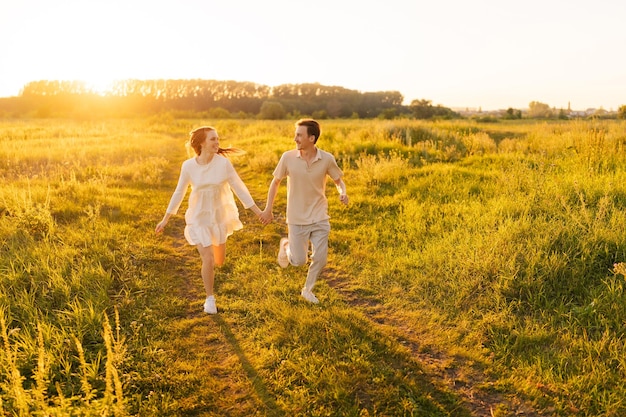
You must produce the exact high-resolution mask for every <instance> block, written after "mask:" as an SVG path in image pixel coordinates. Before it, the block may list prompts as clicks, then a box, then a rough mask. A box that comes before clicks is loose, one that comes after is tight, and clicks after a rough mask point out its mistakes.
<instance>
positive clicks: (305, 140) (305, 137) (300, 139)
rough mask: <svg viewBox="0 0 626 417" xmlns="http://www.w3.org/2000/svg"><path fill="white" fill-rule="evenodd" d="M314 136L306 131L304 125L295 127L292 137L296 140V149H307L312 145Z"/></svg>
mask: <svg viewBox="0 0 626 417" xmlns="http://www.w3.org/2000/svg"><path fill="white" fill-rule="evenodd" d="M313 139H314V136H313V135H310V136H309V134H308V133H307V127H306V126H298V127H296V135H295V137H294V138H293V140H294V142H296V149H308V148H309V147H311V146H312V145H313Z"/></svg>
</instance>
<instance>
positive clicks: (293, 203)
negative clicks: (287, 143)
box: [156, 119, 348, 314]
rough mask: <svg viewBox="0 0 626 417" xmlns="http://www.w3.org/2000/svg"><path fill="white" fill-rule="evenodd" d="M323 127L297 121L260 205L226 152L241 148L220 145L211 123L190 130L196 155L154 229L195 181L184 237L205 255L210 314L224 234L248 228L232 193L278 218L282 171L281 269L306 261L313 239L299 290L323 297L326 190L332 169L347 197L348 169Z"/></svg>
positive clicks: (265, 220)
mask: <svg viewBox="0 0 626 417" xmlns="http://www.w3.org/2000/svg"><path fill="white" fill-rule="evenodd" d="M320 134H321V129H320V125H319V123H318V122H317V121H315V120H313V119H301V120H298V121H297V122H296V125H295V136H294V142H295V143H296V149H292V150H289V151H287V152H285V153H283V154H282V156H281V158H280V160H279V162H278V165H277V166H276V169H274V173H273V176H274V178H273V179H272V182H271V183H270V186H269V190H268V192H267V202H266V204H265V210H263V211H261V209H260V208H259V207H258V206H257V205H256V204H255V202H254V200H253V198H252V196H251V195H250V192H249V191H248V188H247V187H246V185H245V184H244V183H243V181H242V180H241V178H239V175H238V174H237V172H236V171H235V168H234V167H233V165H232V163H231V162H230V160H229V159H228V158H226V157H225V155H227V154H229V153H236V152H238V150H237V149H233V148H226V149H225V148H220V146H219V136H218V134H217V131H216V130H215V129H214V128H213V127H210V126H204V127H200V128H197V129H194V130H193V131H192V132H191V133H190V138H189V146H190V147H191V148H192V149H193V151H194V152H195V154H196V156H195V157H193V158H190V159H187V160H186V161H184V162H183V164H182V167H181V171H180V177H179V179H178V185H177V186H176V189H175V191H174V193H173V194H172V197H171V199H170V203H169V205H168V207H167V210H166V212H165V216H163V219H162V220H161V222H159V224H158V225H157V226H156V233H160V232H162V231H163V229H164V228H165V226H166V225H167V223H168V221H169V219H170V217H171V216H173V215H175V214H176V213H177V212H178V209H179V207H180V205H181V203H182V201H183V199H184V197H185V194H186V193H187V188H188V187H189V186H190V185H191V193H190V195H189V204H188V208H187V211H186V212H185V224H186V225H185V238H186V239H187V242H188V243H189V244H190V245H194V246H196V248H197V249H198V252H199V253H200V258H201V260H202V267H201V276H202V281H203V283H204V289H205V292H206V301H205V302H204V311H205V313H208V314H216V313H217V307H216V304H215V294H214V293H213V286H214V285H213V284H214V282H215V266H221V265H223V263H224V260H225V256H226V239H227V238H228V236H230V235H231V234H232V233H233V232H234V231H235V230H239V229H242V228H243V224H242V223H241V221H240V220H239V211H238V209H237V205H236V203H235V199H234V197H233V192H234V194H235V195H237V198H238V199H239V200H240V201H241V204H242V205H243V207H244V208H246V209H250V210H252V211H253V212H254V214H256V215H257V216H258V218H259V220H260V221H261V223H262V224H269V223H271V222H272V220H273V219H274V215H273V214H272V207H273V205H274V199H275V198H276V194H277V192H278V187H279V185H280V183H281V182H282V180H283V179H284V178H287V226H288V237H287V238H282V239H281V240H280V245H279V251H278V264H279V265H280V266H281V267H282V268H286V267H287V266H289V264H291V265H294V266H301V265H305V264H306V263H307V261H308V256H307V255H308V250H309V244H310V245H311V263H310V265H309V269H308V273H307V278H306V281H305V284H304V287H303V288H302V291H301V295H302V297H303V298H304V299H305V300H307V301H309V302H312V303H318V302H319V301H318V299H317V297H315V295H314V294H313V292H312V290H313V286H314V285H315V282H316V281H317V278H318V277H319V275H320V273H321V272H322V268H324V266H325V265H326V260H327V257H328V235H329V233H330V222H329V215H328V201H327V200H326V194H325V190H326V176H327V175H328V176H329V177H330V178H331V179H332V180H333V181H334V183H335V185H336V187H337V191H338V192H339V199H340V201H341V202H342V203H343V204H348V195H347V194H346V185H345V183H344V182H343V179H342V177H343V173H342V171H341V169H340V168H339V166H338V165H337V162H336V160H335V157H334V156H333V155H332V154H330V153H328V152H325V151H323V150H321V149H319V148H318V147H317V146H316V143H317V140H318V139H319V137H320Z"/></svg>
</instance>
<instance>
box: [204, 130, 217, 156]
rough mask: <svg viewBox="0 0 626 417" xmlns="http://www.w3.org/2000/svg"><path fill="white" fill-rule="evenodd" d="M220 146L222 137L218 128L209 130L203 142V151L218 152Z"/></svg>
mask: <svg viewBox="0 0 626 417" xmlns="http://www.w3.org/2000/svg"><path fill="white" fill-rule="evenodd" d="M219 148H220V138H219V136H217V131H216V130H208V131H207V132H206V139H205V140H204V142H202V153H204V152H207V153H217V151H218V150H219Z"/></svg>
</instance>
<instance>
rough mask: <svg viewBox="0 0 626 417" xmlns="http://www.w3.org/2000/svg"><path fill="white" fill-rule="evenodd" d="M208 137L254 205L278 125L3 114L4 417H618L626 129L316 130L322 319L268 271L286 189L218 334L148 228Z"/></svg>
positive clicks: (234, 243) (245, 257)
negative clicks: (335, 177)
mask: <svg viewBox="0 0 626 417" xmlns="http://www.w3.org/2000/svg"><path fill="white" fill-rule="evenodd" d="M200 124H214V125H215V126H216V127H217V128H218V130H219V131H220V137H222V145H223V146H229V145H233V146H237V147H240V148H243V149H244V150H246V152H247V153H246V155H244V156H239V157H234V158H233V163H234V164H235V166H236V167H237V169H238V171H239V173H240V174H241V175H242V177H243V178H244V180H245V182H246V184H247V185H248V187H249V188H250V190H251V192H252V194H253V196H254V197H255V198H256V200H257V201H258V202H259V203H260V204H261V205H262V203H263V200H264V198H265V193H266V192H267V185H268V184H269V181H270V179H271V172H272V170H273V168H274V166H275V164H276V162H277V161H278V158H279V156H280V154H281V153H282V152H283V151H284V150H286V149H289V148H291V147H293V143H292V135H293V123H292V122H290V121H284V122H260V121H251V120H250V121H233V120H224V121H219V120H218V121H206V120H180V119H175V118H173V117H171V116H168V115H164V116H158V117H154V118H151V119H146V120H107V121H70V120H65V121H58V120H57V121H46V120H37V121H31V120H23V121H16V120H10V121H9V120H4V121H0V178H2V185H1V186H0V241H1V242H2V246H1V249H0V250H1V251H2V257H0V273H1V278H0V338H1V339H2V342H1V343H2V350H1V351H0V386H1V387H2V389H1V391H0V407H1V408H2V409H3V412H4V413H6V414H9V415H146V416H147V415H171V416H174V415H185V414H195V415H199V414H202V413H205V414H213V415H460V416H461V415H472V414H473V413H474V412H476V413H478V411H476V410H475V409H474V408H472V406H471V404H472V397H473V396H476V397H478V396H483V397H485V398H490V399H491V400H492V401H494V403H493V404H492V410H491V411H490V412H491V413H494V414H496V415H511V414H514V413H515V412H517V411H519V410H518V409H516V408H515V407H516V405H515V404H519V401H521V402H523V403H524V404H526V405H527V406H529V407H533V408H534V409H536V410H538V411H542V412H543V413H544V414H553V415H572V414H575V415H588V416H599V415H605V416H609V415H616V416H617V415H622V414H624V412H626V404H625V403H624V400H623V398H626V385H625V384H624V381H625V380H626V378H624V377H625V376H626V375H625V374H624V369H625V365H626V364H625V363H624V355H623V352H624V348H625V346H624V341H625V338H624V336H625V335H624V324H625V323H626V307H625V306H626V299H625V297H626V295H625V294H624V287H625V286H626V282H625V281H624V280H625V279H626V275H625V274H624V273H625V272H626V267H625V266H624V265H626V259H625V258H626V240H625V238H624V234H623V230H624V229H625V226H626V215H625V214H624V204H625V203H626V185H624V184H626V182H625V179H626V178H625V176H626V164H625V162H626V161H625V159H626V156H625V153H624V143H625V142H626V135H625V134H624V131H625V130H624V127H625V125H624V123H623V122H615V121H597V122H596V121H589V122H547V123H527V122H501V123H491V124H489V123H481V124H477V123H475V122H470V121H440V122H420V121H408V120H397V121H355V120H351V121H347V120H341V121H324V123H323V124H322V128H323V133H322V139H320V143H319V145H320V147H321V148H323V149H325V150H328V151H331V152H333V153H334V154H335V155H337V158H338V161H339V163H340V165H341V166H342V168H343V170H344V173H345V180H346V183H347V185H348V191H349V195H350V198H351V204H350V206H349V207H347V208H346V207H343V206H341V205H340V204H339V203H338V201H337V200H336V195H335V193H334V189H333V187H329V201H330V211H331V216H332V219H331V222H332V227H333V231H332V233H331V242H330V243H331V255H330V256H331V259H330V263H329V266H328V267H327V269H326V270H325V272H324V276H323V278H322V279H321V280H320V283H319V285H318V286H317V287H316V292H317V294H318V296H319V297H320V299H321V300H322V303H321V304H320V305H319V306H311V305H308V304H306V303H303V302H301V301H300V300H299V298H298V289H299V288H300V286H301V284H302V281H303V279H304V271H303V270H302V269H295V268H288V269H286V270H282V269H279V268H277V267H276V265H275V251H276V249H277V244H278V240H279V238H280V236H282V235H284V234H285V233H286V227H285V224H284V216H283V212H284V192H285V191H284V189H281V191H280V192H281V194H280V195H279V198H278V202H277V205H278V206H277V208H276V210H275V214H276V217H277V222H275V223H274V224H273V225H271V226H268V227H264V228H263V227H261V226H260V225H258V224H256V222H255V219H254V218H253V216H252V215H251V214H250V213H248V212H243V211H242V219H243V220H244V223H245V224H246V228H245V229H244V231H241V232H237V233H236V234H235V235H234V236H233V237H232V238H231V239H229V243H228V245H229V249H228V258H227V264H226V265H225V266H224V267H223V268H221V269H220V270H218V275H217V284H216V286H217V292H218V305H219V308H220V314H219V315H218V316H217V317H213V318H207V317H204V316H203V315H202V314H201V307H200V305H201V303H202V299H201V298H202V297H201V294H202V290H201V283H200V280H199V277H198V276H197V275H198V259H197V255H196V254H195V253H194V252H193V250H192V248H187V247H186V246H184V245H183V243H184V242H183V240H182V238H181V230H182V220H181V219H180V216H179V217H178V218H175V219H173V221H172V225H171V228H170V229H168V232H167V234H166V236H164V237H160V238H156V237H155V236H154V234H153V228H154V225H155V224H156V222H157V221H158V219H160V217H161V216H162V214H163V210H164V209H165V206H166V204H167V199H168V198H169V196H170V195H171V192H172V190H173V188H174V186H175V182H176V179H177V175H178V169H179V167H180V163H181V162H182V160H183V159H184V158H186V151H185V148H184V146H183V143H184V141H185V139H186V137H187V133H188V132H189V130H191V128H193V127H196V126H198V125H200ZM179 229H180V230H179ZM196 310H197V311H196ZM435 362H437V363H441V364H442V365H441V366H443V367H446V372H448V373H450V370H451V369H452V370H454V372H453V373H454V374H455V375H456V376H455V377H454V378H456V379H454V381H453V383H450V381H447V379H446V378H448V377H441V376H439V374H438V373H437V371H436V370H433V363H435ZM477 370H479V371H480V372H481V373H482V374H483V377H482V379H481V380H480V381H479V380H478V379H476V378H475V377H472V376H469V375H470V372H474V374H472V375H475V372H477ZM448 373H447V374H448ZM447 374H446V375H447ZM450 378H451V377H450ZM460 386H465V387H469V388H467V389H465V390H463V389H460V388H459V387H460ZM467 390H469V391H470V394H467V393H466V391H467ZM242 393H243V394H242ZM511 398H517V400H516V401H518V402H516V401H513V400H511ZM506 399H509V400H506ZM478 415H479V414H478Z"/></svg>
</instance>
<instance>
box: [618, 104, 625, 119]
mask: <svg viewBox="0 0 626 417" xmlns="http://www.w3.org/2000/svg"><path fill="white" fill-rule="evenodd" d="M617 118H618V119H626V104H625V105H623V106H619V109H617Z"/></svg>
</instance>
